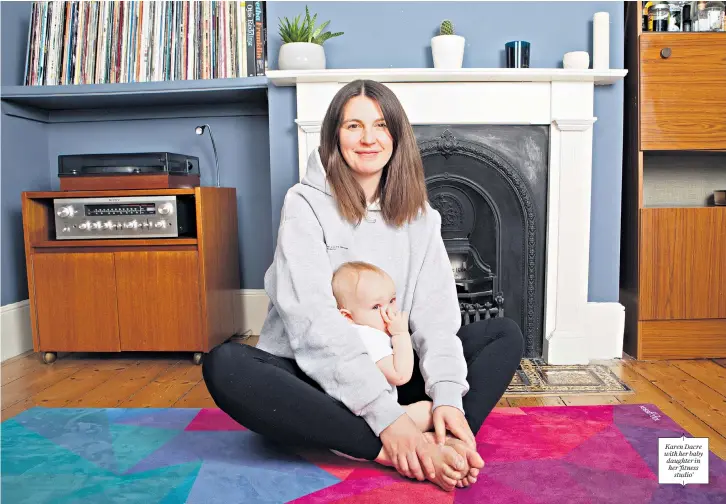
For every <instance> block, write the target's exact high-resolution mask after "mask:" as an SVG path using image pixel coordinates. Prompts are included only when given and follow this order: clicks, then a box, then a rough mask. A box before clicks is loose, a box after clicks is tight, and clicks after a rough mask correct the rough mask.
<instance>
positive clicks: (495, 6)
mask: <svg viewBox="0 0 726 504" xmlns="http://www.w3.org/2000/svg"><path fill="white" fill-rule="evenodd" d="M305 5H306V4H305V3H301V2H269V3H268V4H267V14H268V43H267V44H268V51H269V54H270V56H269V60H270V61H269V66H270V68H271V69H276V68H277V55H278V52H279V49H280V44H281V40H280V37H279V35H278V32H277V26H278V18H282V17H285V16H286V17H288V18H291V19H292V18H293V17H295V16H296V15H298V14H300V13H302V14H303V15H304V13H305ZM307 5H308V6H309V7H310V11H311V13H312V14H315V13H317V14H318V20H319V21H321V22H322V21H327V20H330V21H331V22H330V25H328V29H330V30H331V31H343V32H345V34H344V35H343V36H341V37H337V38H334V39H331V40H329V41H328V42H326V43H325V52H326V59H327V66H328V68H396V67H404V68H419V67H432V66H433V63H432V59H431V47H430V39H431V37H432V36H433V35H435V34H436V31H437V29H438V26H439V23H440V22H441V20H442V19H444V18H448V19H451V20H452V21H453V22H454V27H455V30H456V33H458V34H459V35H463V36H464V37H466V39H467V42H466V51H465V54H464V67H503V66H504V55H503V47H504V44H505V43H506V42H507V41H509V40H527V41H529V42H530V43H531V44H532V54H531V61H530V65H531V66H532V67H540V68H541V67H548V68H553V67H561V66H562V56H563V54H565V53H566V52H568V51H576V50H585V51H588V52H590V55H592V17H593V14H594V13H595V12H599V11H606V12H609V13H610V19H611V30H610V41H611V46H610V66H611V68H623V67H624V59H623V50H624V24H623V3H622V2H310V3H307ZM271 91H272V90H271ZM294 96H295V95H294V89H291V88H290V89H281V90H279V91H277V92H275V94H272V93H271V94H270V109H271V113H270V139H271V142H272V141H273V139H274V143H275V151H277V152H281V153H287V152H293V153H295V152H297V137H296V135H295V133H294V128H291V122H290V121H291V119H292V118H294V115H291V113H290V109H289V102H291V101H292V102H293V106H294ZM283 106H285V107H286V110H285V111H284V112H283V111H282V110H280V111H278V112H277V113H276V114H274V115H273V113H272V109H273V108H275V109H282V108H283ZM595 116H596V117H597V118H598V120H597V122H596V123H595V125H594V135H595V138H594V145H593V156H594V163H593V178H592V190H593V194H592V218H591V235H592V236H591V243H590V278H589V285H590V291H589V299H590V300H591V301H617V300H618V277H619V256H620V252H619V250H620V196H621V172H622V138H623V82H622V81H620V82H618V83H617V84H615V85H613V86H598V87H597V88H596V91H595ZM279 121H282V122H279ZM296 159H297V158H296V157H293V156H290V155H287V154H284V155H282V154H279V155H278V156H277V157H273V156H271V157H270V163H271V166H270V168H271V172H272V173H273V174H274V177H273V178H272V183H273V188H272V192H273V197H272V218H273V223H274V228H273V229H275V232H276V230H277V223H278V222H279V213H280V207H281V204H282V199H281V197H280V194H282V195H283V196H284V189H285V188H286V187H287V185H289V184H290V182H291V181H293V180H297V161H296ZM276 182H279V184H280V186H278V187H275V183H276Z"/></svg>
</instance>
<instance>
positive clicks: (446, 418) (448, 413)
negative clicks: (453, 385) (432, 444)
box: [433, 406, 476, 450]
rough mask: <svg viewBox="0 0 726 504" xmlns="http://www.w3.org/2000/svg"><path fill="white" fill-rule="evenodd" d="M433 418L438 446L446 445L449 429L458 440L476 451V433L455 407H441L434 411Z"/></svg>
mask: <svg viewBox="0 0 726 504" xmlns="http://www.w3.org/2000/svg"><path fill="white" fill-rule="evenodd" d="M433 417H434V418H433V420H434V431H435V432H436V442H437V443H438V444H444V441H446V431H447V429H448V430H449V432H451V434H453V435H454V436H455V437H456V438H458V439H460V440H461V441H463V442H464V443H466V445H467V446H468V447H470V448H471V449H472V450H476V440H475V439H474V433H473V432H472V431H471V428H470V427H469V423H468V422H467V421H466V417H464V413H462V412H461V410H460V409H458V408H455V407H453V406H439V407H437V408H436V409H435V410H434V414H433Z"/></svg>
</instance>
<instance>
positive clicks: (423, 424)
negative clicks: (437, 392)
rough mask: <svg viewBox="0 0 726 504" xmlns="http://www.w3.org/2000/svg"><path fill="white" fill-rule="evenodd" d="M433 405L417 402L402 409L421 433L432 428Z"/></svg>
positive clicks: (429, 402)
mask: <svg viewBox="0 0 726 504" xmlns="http://www.w3.org/2000/svg"><path fill="white" fill-rule="evenodd" d="M432 405H433V403H432V402H431V401H419V402H415V403H413V404H408V405H406V406H404V407H403V409H405V410H406V413H407V414H408V416H410V417H411V420H413V423H415V424H416V427H417V428H418V430H420V431H421V432H426V431H430V430H432V429H433V428H434V417H433V414H432V412H431V407H432Z"/></svg>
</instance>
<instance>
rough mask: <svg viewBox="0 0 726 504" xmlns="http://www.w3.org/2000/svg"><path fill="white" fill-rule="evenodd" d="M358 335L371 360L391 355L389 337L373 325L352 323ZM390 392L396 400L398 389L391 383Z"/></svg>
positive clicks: (391, 349) (391, 348)
mask: <svg viewBox="0 0 726 504" xmlns="http://www.w3.org/2000/svg"><path fill="white" fill-rule="evenodd" d="M353 327H355V329H356V331H357V332H358V336H359V337H360V338H361V339H362V340H363V345H365V347H366V350H367V351H368V355H370V356H371V359H373V362H378V361H379V360H381V359H382V358H384V357H388V356H389V355H393V345H392V344H391V337H390V336H389V335H388V334H386V333H384V332H383V331H380V330H378V329H376V328H375V327H370V326H364V325H359V324H353ZM390 387H391V393H392V394H393V397H394V398H396V400H398V390H397V389H396V386H395V385H391V386H390Z"/></svg>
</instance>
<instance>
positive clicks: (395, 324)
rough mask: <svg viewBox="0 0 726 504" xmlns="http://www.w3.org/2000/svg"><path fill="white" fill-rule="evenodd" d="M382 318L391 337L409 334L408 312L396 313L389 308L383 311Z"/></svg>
mask: <svg viewBox="0 0 726 504" xmlns="http://www.w3.org/2000/svg"><path fill="white" fill-rule="evenodd" d="M381 317H383V321H384V322H385V323H386V329H387V330H388V333H389V334H390V335H391V336H393V335H395V334H408V314H407V313H406V312H400V311H396V310H394V309H393V308H391V307H390V306H389V307H388V308H386V310H385V311H384V310H381Z"/></svg>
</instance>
